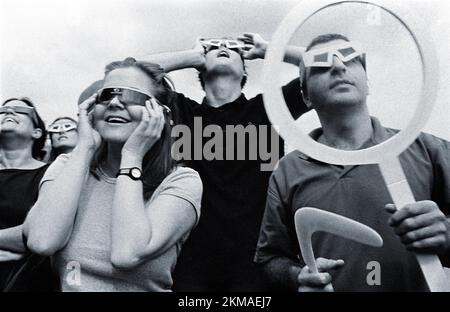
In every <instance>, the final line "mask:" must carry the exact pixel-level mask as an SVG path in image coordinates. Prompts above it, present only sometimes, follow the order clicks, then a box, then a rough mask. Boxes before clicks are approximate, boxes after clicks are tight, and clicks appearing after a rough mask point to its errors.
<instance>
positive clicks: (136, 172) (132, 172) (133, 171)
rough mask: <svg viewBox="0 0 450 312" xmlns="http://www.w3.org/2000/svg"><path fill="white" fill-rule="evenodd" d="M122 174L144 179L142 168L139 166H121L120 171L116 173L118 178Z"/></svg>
mask: <svg viewBox="0 0 450 312" xmlns="http://www.w3.org/2000/svg"><path fill="white" fill-rule="evenodd" d="M120 175H126V176H129V177H130V178H131V179H132V180H135V181H137V180H142V170H141V169H139V168H138V167H132V168H121V169H119V172H118V173H117V175H116V178H117V177H118V176H120Z"/></svg>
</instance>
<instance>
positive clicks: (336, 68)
mask: <svg viewBox="0 0 450 312" xmlns="http://www.w3.org/2000/svg"><path fill="white" fill-rule="evenodd" d="M342 42H345V41H344V40H340V39H339V40H332V41H330V42H327V43H323V44H318V45H316V46H314V47H313V48H312V49H311V50H314V49H322V48H326V47H328V46H333V45H336V44H337V43H342ZM306 87H307V98H308V102H309V104H310V105H312V108H314V109H316V110H317V111H328V112H331V111H335V110H339V109H344V108H346V107H350V106H352V105H362V104H364V103H365V101H366V97H367V95H368V85H367V74H366V71H365V69H364V67H363V65H362V63H361V61H360V59H359V58H355V59H352V60H350V61H348V62H345V63H344V62H342V61H341V60H340V59H339V58H338V57H337V56H333V64H332V66H331V67H309V68H307V69H306Z"/></svg>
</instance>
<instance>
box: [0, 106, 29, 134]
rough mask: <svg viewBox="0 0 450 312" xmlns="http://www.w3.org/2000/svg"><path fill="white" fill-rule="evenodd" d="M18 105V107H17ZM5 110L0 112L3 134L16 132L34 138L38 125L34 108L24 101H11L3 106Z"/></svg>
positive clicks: (0, 127)
mask: <svg viewBox="0 0 450 312" xmlns="http://www.w3.org/2000/svg"><path fill="white" fill-rule="evenodd" d="M16 107H17V109H15V108H16ZM2 108H3V109H5V111H2V112H1V114H0V129H1V133H2V134H8V133H9V134H14V135H19V136H22V137H30V138H34V136H35V130H36V128H35V127H36V125H35V121H34V120H33V116H35V115H33V114H35V111H34V108H33V107H31V106H28V105H27V104H25V103H24V102H22V101H11V102H8V103H6V104H5V105H3V106H2Z"/></svg>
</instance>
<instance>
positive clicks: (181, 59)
mask: <svg viewBox="0 0 450 312" xmlns="http://www.w3.org/2000/svg"><path fill="white" fill-rule="evenodd" d="M139 60H140V61H146V62H151V63H156V64H159V65H160V66H161V67H162V68H164V70H165V71H166V72H167V73H169V72H171V71H175V70H180V69H185V68H196V69H198V70H200V69H202V68H203V66H204V64H205V54H204V49H203V46H202V45H201V43H200V40H199V39H197V42H196V45H195V47H194V48H193V49H189V50H184V51H175V52H163V53H156V54H151V55H147V56H143V57H140V58H139Z"/></svg>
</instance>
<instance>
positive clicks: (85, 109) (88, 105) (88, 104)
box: [78, 93, 97, 116]
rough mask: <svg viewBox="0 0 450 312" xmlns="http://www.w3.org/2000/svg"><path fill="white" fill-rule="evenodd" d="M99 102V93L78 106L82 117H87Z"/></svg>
mask: <svg viewBox="0 0 450 312" xmlns="http://www.w3.org/2000/svg"><path fill="white" fill-rule="evenodd" d="M96 101H97V93H94V94H92V95H91V96H90V97H89V98H88V99H86V100H85V101H84V102H83V103H81V104H80V105H78V112H79V115H80V116H85V115H87V114H88V112H89V111H90V109H91V108H92V106H94V105H95V102H96Z"/></svg>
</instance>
